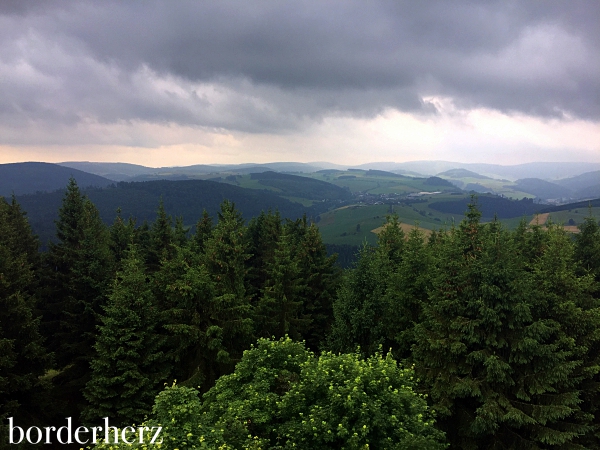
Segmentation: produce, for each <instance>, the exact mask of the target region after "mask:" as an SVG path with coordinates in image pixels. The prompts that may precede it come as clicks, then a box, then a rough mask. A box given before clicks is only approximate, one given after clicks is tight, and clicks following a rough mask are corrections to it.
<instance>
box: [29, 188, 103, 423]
mask: <svg viewBox="0 0 600 450" xmlns="http://www.w3.org/2000/svg"><path fill="white" fill-rule="evenodd" d="M56 228H57V238H58V242H56V243H51V244H50V250H49V252H48V254H47V255H45V258H44V259H45V261H44V262H45V267H44V272H43V276H42V289H41V292H42V303H41V305H40V309H41V310H42V311H43V313H44V318H43V324H44V327H43V329H44V333H45V335H46V337H47V339H48V342H49V348H50V350H52V351H53V352H54V354H55V361H56V366H57V367H56V368H57V369H58V370H59V374H58V375H57V376H56V377H54V378H53V383H54V385H55V386H56V392H55V395H56V396H57V398H58V399H60V401H63V402H65V404H64V406H63V407H64V408H66V409H65V410H64V413H66V414H70V415H77V414H78V410H79V409H80V408H81V407H82V403H83V402H84V400H83V397H82V396H81V389H82V388H83V387H84V386H85V384H86V382H87V380H88V377H89V375H90V367H89V365H90V361H91V358H92V355H93V353H94V352H93V345H94V342H95V339H96V331H97V330H96V326H97V325H98V324H99V323H100V322H99V314H100V313H101V312H102V307H103V305H104V304H105V302H106V298H107V294H108V289H109V286H110V280H111V279H112V278H113V276H114V261H113V259H112V254H111V251H110V247H109V243H110V235H109V232H108V230H107V228H106V226H105V225H104V224H103V223H102V221H101V219H100V216H99V213H98V210H97V209H96V207H95V206H94V205H93V204H92V202H91V201H90V200H89V199H87V198H85V197H84V196H83V195H82V194H81V192H80V191H79V188H78V187H77V184H76V182H75V180H74V179H71V180H70V182H69V185H68V187H67V190H66V193H65V196H64V199H63V204H62V207H61V209H60V210H59V220H58V221H57V222H56Z"/></svg>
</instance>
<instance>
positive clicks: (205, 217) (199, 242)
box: [191, 210, 213, 254]
mask: <svg viewBox="0 0 600 450" xmlns="http://www.w3.org/2000/svg"><path fill="white" fill-rule="evenodd" d="M212 229H213V223H212V218H211V217H210V215H209V214H208V211H206V210H203V211H202V217H201V218H200V219H199V220H198V222H196V232H195V233H194V235H193V236H192V239H191V247H192V249H193V250H194V252H196V253H198V254H202V253H204V243H205V242H206V240H207V239H208V238H209V237H210V234H211V233H212Z"/></svg>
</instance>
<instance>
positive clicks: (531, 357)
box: [0, 180, 600, 450]
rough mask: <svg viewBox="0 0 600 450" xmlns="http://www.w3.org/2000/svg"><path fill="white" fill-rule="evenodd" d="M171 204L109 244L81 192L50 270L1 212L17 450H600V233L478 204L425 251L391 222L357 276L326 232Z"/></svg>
mask: <svg viewBox="0 0 600 450" xmlns="http://www.w3.org/2000/svg"><path fill="white" fill-rule="evenodd" d="M165 201H166V198H165V199H163V202H161V203H158V204H157V206H156V207H157V211H156V213H155V216H156V219H155V220H153V221H152V222H147V223H144V224H141V223H139V222H138V223H135V222H134V221H132V220H129V219H127V218H126V217H124V216H121V215H116V216H115V218H114V220H113V221H112V224H111V225H110V226H107V225H105V224H104V222H103V221H102V219H101V215H100V212H99V210H98V208H97V206H96V205H95V203H94V202H93V201H92V200H91V199H90V197H87V196H86V195H83V193H82V192H81V191H80V189H79V188H78V186H77V184H76V183H75V181H74V180H72V181H71V182H70V184H69V186H68V188H67V189H66V191H64V192H63V193H62V200H61V203H60V205H59V209H58V220H57V222H56V229H55V233H56V239H55V241H54V242H53V243H52V244H50V246H49V248H48V250H47V251H45V252H43V253H41V254H40V253H38V245H39V241H38V240H37V239H36V238H35V237H34V236H33V234H32V232H31V229H30V227H29V225H28V223H27V220H26V216H25V215H24V214H23V211H22V209H21V207H20V205H19V204H18V203H17V201H16V200H15V199H13V201H12V202H10V203H8V202H6V201H5V200H4V199H0V231H1V233H0V256H1V257H0V302H1V304H0V348H1V349H2V358H0V379H1V380H2V383H0V417H1V418H2V419H3V421H2V424H3V425H2V427H0V446H4V447H8V448H14V445H12V446H11V444H7V442H9V439H12V438H10V437H9V433H8V431H9V430H8V429H7V426H6V420H5V419H6V418H8V417H11V418H13V420H14V421H15V423H17V424H18V425H19V426H21V427H23V428H26V427H30V426H38V427H41V426H47V425H55V424H59V426H60V424H63V423H64V421H65V417H71V418H72V419H73V428H76V427H78V426H87V427H89V426H94V425H98V424H100V423H101V421H102V420H103V418H104V417H108V418H110V423H111V425H114V426H117V427H122V430H123V434H119V436H125V435H126V433H127V432H129V431H127V430H136V429H137V428H135V427H138V426H139V425H140V424H142V425H143V426H147V427H148V428H149V429H151V428H152V427H158V426H160V427H162V428H161V429H162V434H161V438H162V440H163V443H162V444H161V447H160V448H163V449H170V450H175V449H182V448H190V449H191V448H196V449H201V448H223V449H225V448H227V449H242V448H254V449H259V448H263V449H276V448H292V447H294V448H299V449H306V450H309V449H319V448H323V449H326V448H331V449H334V448H335V449H337V448H381V449H384V448H385V449H442V448H446V447H447V444H448V445H449V448H456V449H463V448H473V449H476V448H598V447H599V446H600V440H599V438H598V431H599V428H598V427H599V422H598V419H597V417H598V411H597V405H598V401H599V400H600V399H599V398H598V389H597V386H598V385H599V384H598V383H599V382H600V360H599V355H600V335H599V334H598V332H597V330H598V329H599V328H600V284H599V283H600V227H599V225H598V223H597V221H596V220H595V219H593V218H592V217H589V218H588V219H586V220H585V222H584V223H583V224H582V225H580V231H581V232H580V233H579V234H578V235H576V236H575V237H574V238H572V237H571V236H570V235H568V234H567V233H566V232H565V231H564V230H563V229H562V228H561V227H559V226H556V225H550V226H548V227H546V228H544V229H542V228H541V227H539V226H529V225H527V224H526V223H525V222H523V223H522V224H521V226H519V227H518V228H517V229H516V230H514V231H508V230H507V229H505V228H504V227H503V226H502V225H501V224H500V223H499V222H497V221H492V222H490V223H487V224H482V223H481V221H480V218H481V213H480V211H479V210H478V207H477V205H476V204H474V203H473V201H472V202H471V204H469V205H468V212H467V214H466V217H465V219H464V220H463V221H462V222H461V223H460V224H459V225H458V226H455V227H451V228H450V229H448V230H446V231H445V232H434V233H432V234H431V235H430V236H429V237H428V238H425V235H424V234H422V232H421V231H420V230H419V229H418V228H414V229H413V230H412V231H410V232H408V233H405V232H404V231H403V229H402V227H401V226H400V224H399V222H398V218H397V217H396V216H390V217H388V219H387V225H386V226H385V227H383V229H382V230H381V232H380V233H379V235H378V245H377V247H374V248H373V247H368V246H365V247H363V248H362V250H361V251H360V255H359V259H358V262H357V263H356V264H355V266H353V267H352V268H351V269H348V270H346V271H343V272H342V271H340V270H339V269H337V268H336V266H335V265H334V261H335V257H328V256H327V254H326V250H325V246H324V244H323V242H322V240H321V236H320V233H319V231H318V228H317V227H316V226H315V225H314V224H312V223H311V222H310V221H309V220H307V219H306V218H299V219H293V220H289V219H284V217H283V216H282V215H280V214H279V213H277V212H262V213H259V214H257V215H256V216H255V217H253V218H252V219H250V220H249V221H248V222H247V223H246V222H245V221H244V220H243V218H242V216H241V213H240V212H239V211H238V210H237V209H236V207H234V206H233V204H232V203H231V202H230V201H228V200H223V201H222V202H221V205H220V207H219V210H218V212H217V213H216V214H215V215H211V214H209V213H208V212H206V211H205V212H202V213H200V214H198V215H197V216H196V217H193V218H183V219H181V218H176V219H173V218H172V217H171V216H170V215H169V214H167V212H166V208H165V204H164V202H165ZM187 221H192V222H194V223H196V226H195V228H194V232H193V233H190V231H189V230H188V227H187V226H185V223H188V222H187ZM165 385H166V386H167V387H165ZM134 424H135V425H134ZM124 427H130V428H124ZM13 437H14V435H13ZM88 437H89V436H88ZM150 437H151V436H148V435H146V437H145V438H143V439H142V440H143V441H144V443H143V444H140V443H139V442H138V443H137V444H135V445H134V447H137V448H153V447H152V444H150V442H149V439H150ZM53 442H56V441H53ZM97 444H98V445H97V448H107V449H108V448H112V449H117V448H123V449H125V448H132V447H131V446H129V445H128V444H124V443H123V442H122V441H121V442H119V443H117V444H115V443H114V442H111V443H108V444H106V445H105V443H103V442H101V441H98V442H97ZM40 447H41V448H50V447H49V446H47V445H46V444H40ZM79 447H81V446H80V445H78V444H77V443H76V442H73V448H79ZM57 448H66V446H58V447H57Z"/></svg>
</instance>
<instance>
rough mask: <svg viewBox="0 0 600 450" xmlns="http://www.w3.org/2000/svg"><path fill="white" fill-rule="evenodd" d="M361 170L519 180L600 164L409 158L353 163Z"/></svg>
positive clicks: (555, 175) (578, 171)
mask: <svg viewBox="0 0 600 450" xmlns="http://www.w3.org/2000/svg"><path fill="white" fill-rule="evenodd" d="M354 167H356V168H362V169H378V170H387V171H389V172H398V171H402V170H404V171H406V170H409V171H413V172H418V173H422V174H425V175H435V174H439V173H441V172H445V171H448V170H452V169H467V170H470V171H472V172H476V173H478V174H480V175H485V176H489V177H495V178H506V179H510V180H518V179H522V178H541V179H546V180H557V179H561V178H567V177H573V176H576V175H580V174H582V173H585V172H589V171H590V170H600V163H586V162H533V163H526V164H516V165H500V164H484V163H460V162H452V161H408V162H403V163H395V162H380V163H368V164H362V165H359V166H354Z"/></svg>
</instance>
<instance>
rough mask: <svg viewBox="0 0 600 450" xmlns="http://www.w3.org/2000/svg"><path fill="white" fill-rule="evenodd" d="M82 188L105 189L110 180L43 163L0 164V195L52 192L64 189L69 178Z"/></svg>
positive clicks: (110, 182)
mask: <svg viewBox="0 0 600 450" xmlns="http://www.w3.org/2000/svg"><path fill="white" fill-rule="evenodd" d="M71 177H73V178H75V180H77V183H78V184H79V185H80V186H82V187H88V186H96V187H105V186H108V185H110V184H112V183H113V181H112V180H109V179H107V178H104V177H101V176H98V175H94V174H91V173H87V172H82V171H81V170H77V169H73V168H70V167H63V166H59V165H58V164H51V163H43V162H25V163H12V164H0V195H2V196H10V195H12V193H13V192H14V193H15V195H23V194H33V193H36V192H52V191H55V190H57V189H62V188H64V187H65V186H66V185H67V183H68V182H69V178H71Z"/></svg>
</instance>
